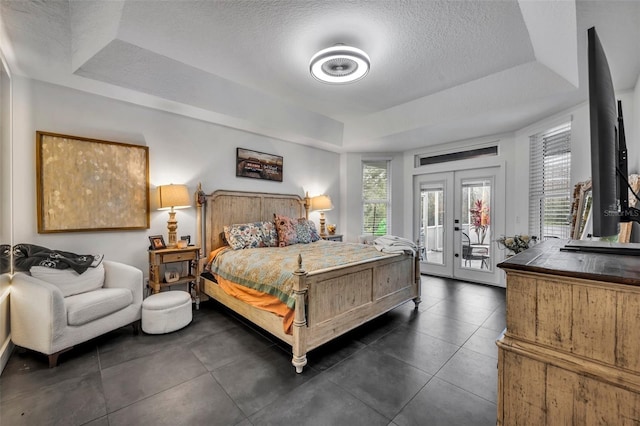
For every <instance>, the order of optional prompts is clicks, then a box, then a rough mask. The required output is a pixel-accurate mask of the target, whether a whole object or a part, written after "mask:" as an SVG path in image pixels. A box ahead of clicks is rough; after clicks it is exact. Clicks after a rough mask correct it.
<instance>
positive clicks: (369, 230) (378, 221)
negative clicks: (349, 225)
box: [362, 160, 391, 235]
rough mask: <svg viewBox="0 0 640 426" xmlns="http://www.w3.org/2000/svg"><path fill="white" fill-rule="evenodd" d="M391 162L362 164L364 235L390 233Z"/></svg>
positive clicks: (380, 161)
mask: <svg viewBox="0 0 640 426" xmlns="http://www.w3.org/2000/svg"><path fill="white" fill-rule="evenodd" d="M390 165H391V162H390V161H389V160H377V161H363V162H362V233H363V234H367V235H385V234H388V233H390V229H389V224H390V217H391V189H390V188H391V182H390Z"/></svg>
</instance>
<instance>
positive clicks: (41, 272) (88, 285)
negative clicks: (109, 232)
mask: <svg viewBox="0 0 640 426" xmlns="http://www.w3.org/2000/svg"><path fill="white" fill-rule="evenodd" d="M29 272H30V273H31V276H33V277H35V278H38V279H40V280H42V281H46V282H48V283H49V284H53V285H55V286H56V287H58V288H59V289H60V291H61V292H62V295H63V296H64V297H67V296H73V295H74V294H80V293H86V292H87V291H93V290H97V289H99V288H101V287H102V285H103V284H104V265H103V264H102V263H100V264H99V265H98V266H96V267H95V268H88V269H87V270H86V271H84V272H83V273H82V274H78V273H77V272H76V271H74V270H73V269H71V268H69V269H53V268H48V267H46V266H32V267H31V269H29Z"/></svg>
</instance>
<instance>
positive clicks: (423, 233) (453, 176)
mask: <svg viewBox="0 0 640 426" xmlns="http://www.w3.org/2000/svg"><path fill="white" fill-rule="evenodd" d="M502 174H503V171H502V169H501V167H498V166H496V167H487V168H481V169H470V170H459V171H453V172H444V173H430V174H423V175H418V176H416V177H415V185H414V186H415V204H416V206H415V209H414V210H415V217H416V219H417V220H416V229H417V230H418V235H419V242H420V271H421V272H422V273H425V274H429V275H439V276H445V277H451V278H457V279H461V280H466V281H474V282H480V283H485V284H492V285H502V286H504V283H503V281H504V280H503V277H502V274H501V272H500V270H499V269H497V268H496V264H497V263H498V261H500V260H501V257H500V259H498V257H499V255H501V254H502V253H501V252H499V250H498V247H497V245H496V243H495V239H496V238H497V237H499V236H500V234H501V233H499V232H496V231H502V230H503V227H504V216H503V212H504V181H503V179H502Z"/></svg>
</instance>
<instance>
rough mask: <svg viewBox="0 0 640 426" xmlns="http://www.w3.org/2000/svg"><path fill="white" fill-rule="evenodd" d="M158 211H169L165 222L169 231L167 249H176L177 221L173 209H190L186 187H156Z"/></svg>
mask: <svg viewBox="0 0 640 426" xmlns="http://www.w3.org/2000/svg"><path fill="white" fill-rule="evenodd" d="M158 199H159V205H160V207H158V210H167V209H170V210H169V220H168V221H167V229H168V230H169V242H168V244H167V247H176V246H177V245H178V242H177V230H178V221H177V220H176V212H175V211H174V209H185V208H187V207H191V204H190V203H189V190H188V189H187V186H186V185H174V184H170V185H161V186H159V187H158Z"/></svg>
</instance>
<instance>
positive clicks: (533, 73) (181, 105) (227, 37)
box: [0, 0, 640, 151]
mask: <svg viewBox="0 0 640 426" xmlns="http://www.w3.org/2000/svg"><path fill="white" fill-rule="evenodd" d="M1 7H2V9H1V12H2V26H3V28H2V30H3V32H4V33H5V34H3V38H2V40H1V41H0V42H1V43H2V48H3V51H4V52H5V56H7V59H8V61H9V64H10V66H11V68H12V71H13V72H14V73H18V74H24V75H27V76H30V77H32V78H36V79H41V80H44V81H48V82H52V83H56V84H61V85H65V86H69V87H74V88H78V89H80V90H87V91H91V92H94V93H98V94H102V95H105V96H111V97H115V98H120V99H124V100H127V101H129V102H137V103H140V104H143V105H147V106H152V107H156V108H162V109H165V110H169V111H173V112H177V113H180V114H185V115H190V116H193V117H196V118H199V119H203V120H207V121H211V122H216V123H219V124H222V125H225V126H231V127H235V128H240V129H244V130H248V131H253V132H260V133H263V134H266V135H269V136H272V137H276V138H281V139H285V140H289V141H293V142H297V143H303V144H308V145H314V146H319V147H322V148H325V149H331V150H335V151H385V150H387V151H398V150H407V149H412V148H416V147H421V146H425V145H431V144H436V143H442V142H447V141H453V140H459V139H464V138H470V137H479V136H485V135H491V134H498V133H503V132H508V131H513V130H515V129H519V128H522V127H524V126H526V125H528V124H530V123H532V122H534V121H537V120H539V119H540V118H543V117H545V116H549V115H551V114H553V113H555V112H558V111H561V110H562V109H565V108H567V107H570V106H572V105H576V104H578V103H580V102H582V101H585V100H586V97H587V93H586V88H585V85H586V71H585V64H586V60H585V52H586V43H585V39H586V29H587V28H588V27H590V26H592V25H595V26H596V28H597V30H598V33H599V35H600V38H601V40H602V42H603V44H604V45H605V50H606V52H607V55H608V57H609V61H610V65H611V69H612V73H613V77H614V84H615V87H616V88H617V89H618V90H627V89H630V88H632V87H633V86H634V84H635V82H636V81H637V78H638V74H639V73H640V53H639V52H638V49H637V47H636V46H638V45H640V2H632V1H620V2H617V1H606V0H603V1H577V2H574V1H529V0H527V1H524V0H521V1H516V0H501V1H429V0H405V1H395V0H386V1H385V0H379V1H355V0H352V1H345V0H339V1H334V0H324V1H304V0H303V1H300V0H280V1H276V0H265V1H256V0H235V1H231V0H229V1H213V0H208V1H188V0H187V1H158V2H156V1H153V2H152V1H133V0H130V1H89V0H84V1H46V2H44V1H22V0H21V1H7V0H3V1H2V3H1ZM336 43H345V44H350V45H353V46H355V47H358V48H361V49H363V50H365V51H366V52H367V53H368V54H369V56H370V57H371V64H372V65H371V71H370V73H369V74H368V75H367V76H366V77H365V78H364V79H363V80H360V81H358V82H356V83H352V84H348V85H340V86H331V85H326V84H323V83H320V82H318V81H316V80H314V79H313V78H312V77H311V76H310V75H309V71H308V64H309V59H310V58H311V56H312V55H313V54H314V53H315V52H316V51H318V50H320V49H322V48H325V47H328V46H331V45H334V44H336Z"/></svg>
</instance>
